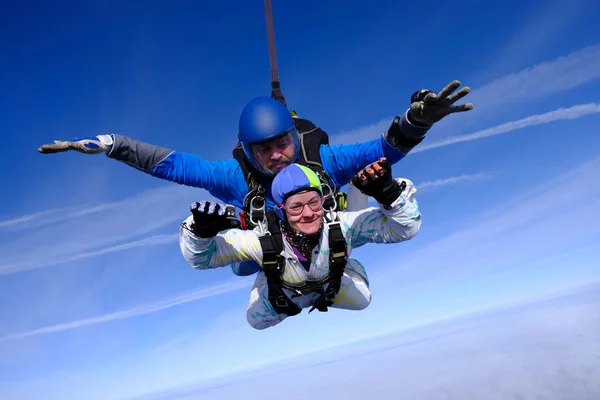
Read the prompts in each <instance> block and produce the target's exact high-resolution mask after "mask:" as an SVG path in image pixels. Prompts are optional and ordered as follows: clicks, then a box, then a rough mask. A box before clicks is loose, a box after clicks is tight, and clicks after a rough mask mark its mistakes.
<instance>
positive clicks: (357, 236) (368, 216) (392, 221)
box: [339, 178, 421, 248]
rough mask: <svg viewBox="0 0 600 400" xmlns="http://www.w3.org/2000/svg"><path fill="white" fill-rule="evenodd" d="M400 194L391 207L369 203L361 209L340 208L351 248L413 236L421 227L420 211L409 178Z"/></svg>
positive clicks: (413, 187) (402, 239) (407, 238)
mask: <svg viewBox="0 0 600 400" xmlns="http://www.w3.org/2000/svg"><path fill="white" fill-rule="evenodd" d="M396 180H397V181H398V182H402V181H405V182H406V188H405V189H404V191H403V192H402V193H401V194H400V197H398V199H396V201H395V202H394V203H392V204H391V208H390V209H389V210H385V209H383V208H382V207H379V208H377V207H370V208H366V209H364V210H360V211H354V212H341V213H340V214H339V215H340V219H341V222H342V230H343V232H344V236H345V237H346V241H347V242H348V245H349V246H350V247H351V248H356V247H360V246H362V245H364V244H366V243H398V242H402V241H405V240H409V239H411V238H412V237H414V236H415V235H416V234H417V233H418V232H419V229H420V228H421V213H420V211H419V205H418V203H417V200H416V198H415V193H416V191H417V189H416V187H415V186H414V184H413V183H412V182H411V181H410V180H408V179H404V178H402V179H396Z"/></svg>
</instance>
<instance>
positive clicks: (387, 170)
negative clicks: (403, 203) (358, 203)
mask: <svg viewBox="0 0 600 400" xmlns="http://www.w3.org/2000/svg"><path fill="white" fill-rule="evenodd" d="M351 182H352V184H353V185H354V186H355V187H356V188H357V189H358V190H360V191H361V192H362V193H363V194H365V195H367V196H371V197H373V198H374V199H375V200H377V202H378V203H380V204H383V205H384V206H387V207H389V206H390V205H391V204H392V203H393V202H394V201H396V199H397V198H398V197H399V196H400V193H402V191H403V190H404V188H405V187H406V182H402V185H400V184H399V183H398V182H397V181H396V180H395V179H394V177H392V166H391V165H390V163H389V161H388V160H387V159H386V158H381V159H379V161H375V162H374V163H371V164H369V165H368V166H367V167H366V168H364V169H362V170H361V171H359V172H358V174H356V176H355V177H354V178H352V181H351Z"/></svg>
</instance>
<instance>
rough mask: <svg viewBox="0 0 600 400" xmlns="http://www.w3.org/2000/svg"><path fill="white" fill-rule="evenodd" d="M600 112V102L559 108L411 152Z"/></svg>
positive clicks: (423, 145) (426, 145) (451, 138)
mask: <svg viewBox="0 0 600 400" xmlns="http://www.w3.org/2000/svg"><path fill="white" fill-rule="evenodd" d="M599 113H600V104H598V103H587V104H580V105H576V106H572V107H568V108H559V109H557V110H554V111H550V112H547V113H544V114H536V115H532V116H530V117H526V118H522V119H519V120H516V121H510V122H506V123H504V124H500V125H496V126H494V127H491V128H487V129H483V130H480V131H477V132H474V133H470V134H467V135H460V136H454V137H450V138H447V139H443V140H439V141H437V142H433V143H429V144H427V143H425V144H422V145H420V146H419V147H417V148H415V149H414V150H412V152H411V153H420V152H422V151H426V150H431V149H435V148H438V147H444V146H449V145H452V144H456V143H462V142H470V141H473V140H478V139H483V138H487V137H490V136H495V135H500V134H503V133H510V132H514V131H516V130H519V129H523V128H528V127H531V126H537V125H544V124H548V123H550V122H555V121H561V120H573V119H578V118H581V117H584V116H586V115H591V114H599Z"/></svg>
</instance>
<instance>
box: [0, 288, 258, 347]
mask: <svg viewBox="0 0 600 400" xmlns="http://www.w3.org/2000/svg"><path fill="white" fill-rule="evenodd" d="M254 279H255V277H248V278H236V279H233V280H231V281H228V282H225V283H222V284H218V285H214V286H211V287H208V288H207V287H203V288H200V289H198V290H194V291H191V292H186V293H182V294H177V295H174V296H172V297H170V298H167V299H163V300H159V301H156V302H152V303H148V304H142V305H139V306H137V307H133V308H130V309H126V310H122V311H115V312H112V313H107V314H103V315H98V316H95V317H91V318H86V319H81V320H78V321H72V322H65V323H62V324H57V325H51V326H46V327H43V328H38V329H34V330H31V331H27V332H21V333H14V334H10V335H6V336H1V337H0V342H3V341H7V340H15V339H23V338H26V337H31V336H39V335H46V334H49V333H56V332H62V331H67V330H71V329H77V328H82V327H86V326H91V325H97V324H102V323H106V322H110V321H116V320H120V319H127V318H133V317H137V316H140V315H145V314H151V313H155V312H158V311H162V310H165V309H167V308H171V307H175V306H178V305H181V304H185V303H189V302H192V301H198V300H201V299H205V298H207V297H213V296H219V295H222V294H225V293H231V292H233V291H236V290H240V289H249V288H250V287H251V285H252V282H253V281H254Z"/></svg>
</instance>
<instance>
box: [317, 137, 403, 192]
mask: <svg viewBox="0 0 600 400" xmlns="http://www.w3.org/2000/svg"><path fill="white" fill-rule="evenodd" d="M319 153H320V155H321V162H322V163H323V169H324V170H325V172H326V173H327V174H328V175H329V176H330V177H331V179H333V181H334V182H335V184H336V186H337V187H342V186H344V185H346V184H347V183H349V182H350V180H351V179H352V178H353V177H354V175H356V174H357V173H358V172H359V171H360V170H361V169H363V168H364V167H366V166H367V165H369V164H371V163H372V162H375V161H377V160H379V159H380V158H381V157H386V158H387V159H388V160H389V161H390V163H392V164H395V163H397V162H398V161H400V160H402V159H403V158H404V157H405V154H403V153H402V152H401V151H400V150H398V149H396V148H394V147H392V146H391V145H390V144H389V143H388V142H387V141H386V140H385V139H384V137H383V135H381V137H380V138H379V139H375V140H370V141H368V142H363V143H355V144H341V145H329V146H328V145H321V148H320V150H319Z"/></svg>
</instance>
